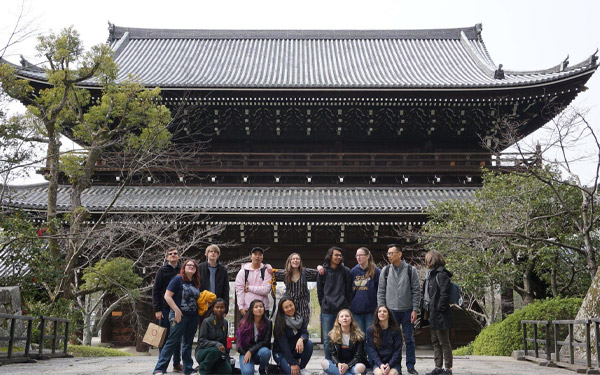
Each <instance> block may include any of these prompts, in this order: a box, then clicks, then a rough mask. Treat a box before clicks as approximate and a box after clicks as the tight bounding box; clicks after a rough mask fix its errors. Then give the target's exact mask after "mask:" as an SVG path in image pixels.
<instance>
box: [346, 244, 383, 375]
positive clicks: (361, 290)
mask: <svg viewBox="0 0 600 375" xmlns="http://www.w3.org/2000/svg"><path fill="white" fill-rule="evenodd" d="M356 262H357V263H358V264H357V265H356V266H354V268H352V269H351V270H350V275H351V276H352V304H351V305H350V311H352V316H353V317H354V320H355V321H356V322H357V323H358V326H359V327H360V330H361V331H363V332H367V327H370V326H372V325H373V315H374V313H375V310H376V309H377V289H378V287H379V274H380V272H381V271H380V270H379V268H378V267H376V266H375V263H374V262H373V255H371V251H369V249H367V248H366V247H359V248H358V249H357V250H356ZM368 345H369V342H368V341H367V348H366V352H367V360H368V361H369V363H370V362H371V360H372V358H371V356H370V351H369V347H368ZM386 375H387V374H386Z"/></svg>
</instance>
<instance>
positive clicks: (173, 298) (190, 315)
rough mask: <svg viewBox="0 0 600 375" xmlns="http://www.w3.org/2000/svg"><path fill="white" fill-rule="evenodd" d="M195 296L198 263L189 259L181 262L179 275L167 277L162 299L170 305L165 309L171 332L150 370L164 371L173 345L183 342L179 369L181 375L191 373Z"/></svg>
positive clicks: (195, 323) (195, 316)
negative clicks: (181, 368) (165, 289)
mask: <svg viewBox="0 0 600 375" xmlns="http://www.w3.org/2000/svg"><path fill="white" fill-rule="evenodd" d="M198 296H200V273H199V272H198V263H196V261H194V260H191V259H190V260H187V261H185V262H183V266H182V267H181V270H180V272H179V275H177V276H175V277H174V278H173V279H171V282H169V285H168V286H167V291H166V292H165V301H167V303H168V304H169V307H171V311H169V322H170V324H171V333H170V334H169V337H167V342H165V346H164V347H163V350H162V351H161V353H160V355H159V356H158V362H157V363H156V367H155V368H154V372H153V374H155V375H162V374H164V373H165V372H166V371H167V366H168V364H169V361H170V360H171V356H172V355H173V352H174V351H175V348H176V347H177V346H179V345H181V344H183V345H182V348H181V360H182V361H183V373H184V374H185V375H188V374H193V373H194V368H193V364H194V362H193V360H192V343H193V341H194V334H195V333H196V327H197V326H198V303H197V302H196V300H197V299H198ZM182 338H183V340H182Z"/></svg>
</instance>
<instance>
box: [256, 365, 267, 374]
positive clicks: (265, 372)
mask: <svg viewBox="0 0 600 375" xmlns="http://www.w3.org/2000/svg"><path fill="white" fill-rule="evenodd" d="M258 373H259V374H260V375H267V370H266V369H264V368H260V367H259V368H258Z"/></svg>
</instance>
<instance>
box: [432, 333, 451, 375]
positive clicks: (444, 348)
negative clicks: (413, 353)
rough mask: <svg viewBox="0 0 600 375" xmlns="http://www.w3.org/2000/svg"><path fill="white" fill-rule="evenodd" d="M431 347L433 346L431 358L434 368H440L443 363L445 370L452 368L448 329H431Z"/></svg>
mask: <svg viewBox="0 0 600 375" xmlns="http://www.w3.org/2000/svg"><path fill="white" fill-rule="evenodd" d="M431 345H433V358H434V360H435V367H437V368H442V362H445V364H446V368H447V369H451V368H452V359H453V358H452V345H450V330H449V329H432V330H431Z"/></svg>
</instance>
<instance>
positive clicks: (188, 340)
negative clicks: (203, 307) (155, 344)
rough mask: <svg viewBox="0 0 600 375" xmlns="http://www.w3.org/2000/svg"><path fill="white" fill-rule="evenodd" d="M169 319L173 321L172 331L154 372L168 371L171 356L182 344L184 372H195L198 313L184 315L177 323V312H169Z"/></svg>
mask: <svg viewBox="0 0 600 375" xmlns="http://www.w3.org/2000/svg"><path fill="white" fill-rule="evenodd" d="M169 321H170V322H171V333H170V334H169V337H168V338H167V342H166V343H165V345H164V346H163V349H162V351H161V352H160V355H159V356H158V363H157V364H156V367H155V368H154V372H156V371H159V370H160V371H162V372H167V366H168V365H169V361H170V360H171V356H172V355H173V353H174V352H175V349H176V348H177V346H179V345H181V343H182V338H183V345H182V350H181V351H182V353H181V359H182V360H183V373H184V374H193V373H194V367H193V366H194V361H193V360H192V343H193V341H194V334H195V333H196V327H197V326H198V314H195V315H193V316H185V315H184V316H182V317H181V322H179V323H175V312H173V311H171V312H170V313H169Z"/></svg>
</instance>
